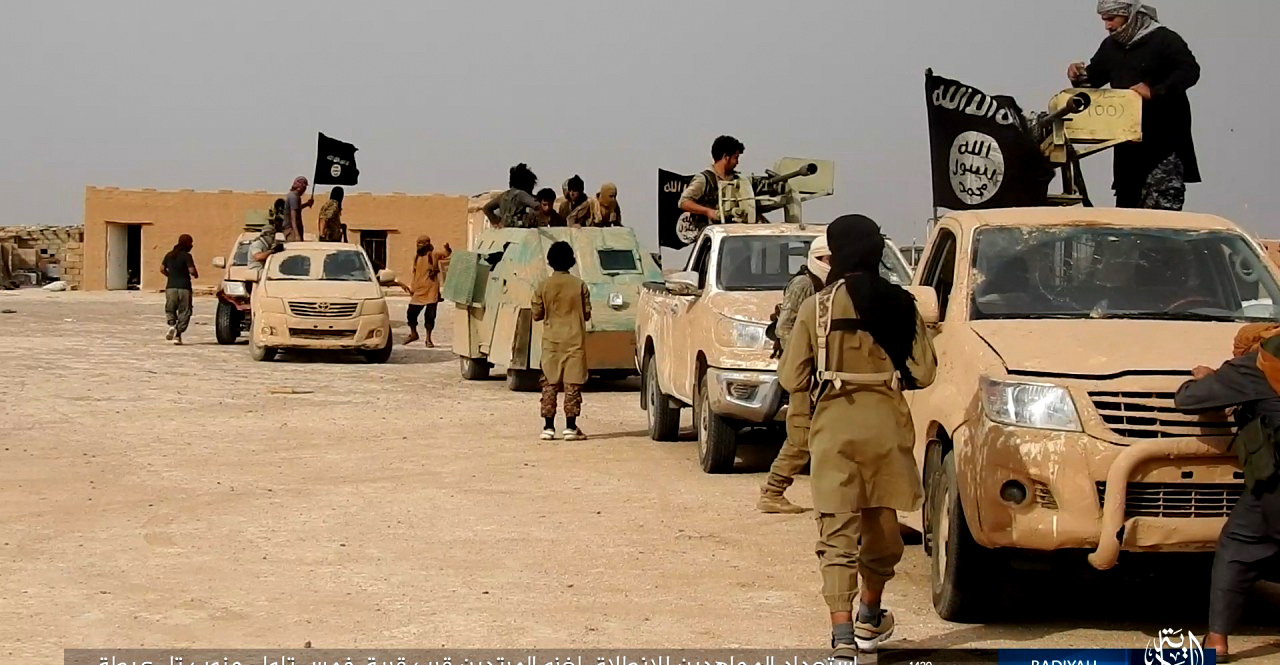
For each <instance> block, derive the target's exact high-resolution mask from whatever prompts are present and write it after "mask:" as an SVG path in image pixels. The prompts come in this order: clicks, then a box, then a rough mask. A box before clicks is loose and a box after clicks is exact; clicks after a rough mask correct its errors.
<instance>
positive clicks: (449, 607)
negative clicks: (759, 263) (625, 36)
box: [0, 290, 1280, 663]
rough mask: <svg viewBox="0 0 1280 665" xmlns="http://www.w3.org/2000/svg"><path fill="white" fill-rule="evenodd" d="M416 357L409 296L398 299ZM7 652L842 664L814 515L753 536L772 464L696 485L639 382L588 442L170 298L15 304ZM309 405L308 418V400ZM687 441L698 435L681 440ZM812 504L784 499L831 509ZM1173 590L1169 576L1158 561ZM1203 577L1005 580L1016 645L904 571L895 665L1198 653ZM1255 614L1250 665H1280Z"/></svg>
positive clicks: (1245, 652) (6, 385)
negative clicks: (748, 659) (294, 351)
mask: <svg viewBox="0 0 1280 665" xmlns="http://www.w3.org/2000/svg"><path fill="white" fill-rule="evenodd" d="M391 303H392V311H393V317H394V318H395V319H396V320H397V322H398V323H397V328H396V331H395V332H396V335H397V339H401V338H403V335H404V333H405V328H404V324H403V318H404V311H405V307H406V304H407V301H406V300H405V299H404V298H403V297H397V298H391ZM0 310H2V311H4V312H5V313H2V314H0V348H3V357H4V360H3V365H2V366H3V368H4V371H3V380H2V381H0V393H2V394H0V397H2V400H0V653H2V654H4V656H6V662H13V663H55V662H61V659H62V649H64V648H74V647H184V648H200V647H211V648H212V647H221V648H225V647H238V646H251V647H288V648H296V647H301V646H303V645H304V644H305V643H307V642H310V643H312V644H313V645H314V647H315V648H340V647H397V648H410V647H413V648H436V647H458V648H462V647H497V646H505V647H526V648H532V647H546V648H571V647H584V648H587V647H590V648H597V647H608V648H621V647H627V648H660V647H758V648H775V647H776V648H797V647H803V648H824V647H826V645H827V640H828V636H829V631H828V626H827V625H826V615H825V608H824V606H823V604H822V599H821V597H820V595H819V587H818V584H819V579H818V576H817V572H816V569H815V565H816V558H815V556H814V554H813V541H814V538H815V536H816V533H815V527H814V523H813V519H812V514H811V513H809V514H805V515H798V516H797V515H763V514H760V513H758V512H756V511H755V509H754V502H755V498H756V495H757V491H758V487H759V484H760V482H761V481H762V479H763V475H764V473H765V472H766V471H767V468H768V464H769V461H770V460H771V456H772V454H773V453H775V452H776V444H775V445H770V444H769V442H760V443H757V444H753V445H751V446H747V447H746V448H745V450H744V454H743V459H742V460H740V462H739V468H738V472H736V473H733V474H728V475H722V476H711V475H706V474H704V473H703V472H702V471H701V470H700V469H699V468H698V466H697V463H696V444H695V443H694V442H693V441H692V440H691V433H689V434H688V435H687V436H686V437H685V438H686V440H685V441H683V442H680V443H674V444H671V443H655V442H653V441H650V440H649V439H648V438H647V436H646V435H645V416H644V413H643V412H642V411H641V410H640V408H639V399H638V395H637V393H636V389H637V387H638V382H637V381H634V380H632V381H629V382H622V383H613V384H604V385H600V386H593V387H592V388H591V389H590V391H589V392H588V393H587V395H586V407H585V413H584V416H583V417H582V418H581V425H582V427H583V429H584V430H585V431H586V433H587V434H588V435H589V436H590V438H589V439H588V440H586V441H580V442H564V441H555V442H542V441H539V440H538V434H539V432H540V429H541V426H540V421H539V418H538V414H537V396H536V395H533V394H527V393H512V392H508V391H507V390H506V387H505V384H504V383H503V382H502V381H500V380H496V379H495V380H492V381H487V382H465V381H463V380H461V378H460V376H459V372H458V363H457V361H456V359H455V357H454V355H453V353H452V352H451V351H450V348H449V325H448V321H449V317H450V316H451V315H452V313H453V312H452V309H450V306H448V305H447V304H446V305H444V306H443V307H442V309H441V326H442V329H441V330H440V331H439V332H440V334H439V335H438V337H439V339H438V340H437V342H438V343H439V344H440V347H439V348H437V349H434V350H429V349H426V348H423V347H422V346H420V345H416V346H414V347H412V348H409V347H404V346H397V348H396V350H395V352H394V354H393V356H392V358H391V361H390V362H389V363H388V364H386V365H369V364H365V363H364V362H363V361H362V360H359V359H357V358H354V357H351V358H348V357H329V356H323V355H304V356H298V355H288V354H286V355H283V356H281V357H280V358H279V359H277V360H276V361H275V362H270V363H256V362H253V361H252V360H251V359H250V357H249V352H248V349H247V348H246V346H245V345H244V343H243V341H242V342H241V343H240V344H238V345H235V346H220V345H218V344H217V343H216V342H215V341H214V333H213V328H212V317H213V312H214V300H213V299H212V298H210V297H200V298H197V301H196V316H195V318H194V319H193V323H192V326H191V329H190V330H189V331H188V333H187V335H186V338H185V339H186V342H187V344H186V345H184V346H174V345H172V344H170V343H168V342H166V341H165V340H164V332H165V329H166V326H165V322H164V313H163V298H162V296H161V295H159V294H155V293H139V292H114V293H81V292H66V293H46V292H43V291H37V290H22V291H14V292H0ZM281 389H295V391H294V392H292V393H290V392H289V391H288V390H283V391H282V390H281ZM684 417H685V424H686V427H687V426H688V420H689V414H688V413H687V412H686V413H685V416H684ZM808 491H809V487H808V483H807V478H806V477H801V478H800V479H799V480H798V482H797V484H796V486H795V487H794V488H793V489H792V490H791V491H790V492H789V493H788V495H789V496H790V497H792V499H793V500H794V501H796V502H797V503H802V504H804V505H809V497H808ZM1160 563H1166V562H1160ZM1207 564H1208V560H1207V559H1205V558H1204V557H1193V558H1192V559H1186V560H1184V559H1178V560H1177V563H1176V564H1173V565H1155V562H1152V561H1151V560H1150V559H1148V560H1147V561H1146V562H1144V561H1143V560H1137V561H1134V560H1132V559H1129V560H1123V559H1122V561H1121V564H1120V566H1118V567H1117V568H1116V569H1115V570H1113V571H1109V573H1108V574H1105V575H1101V574H1094V575H1088V574H1087V573H1088V572H1089V571H1087V570H1086V565H1085V564H1084V563H1083V557H1079V558H1075V559H1072V558H1070V557H1068V558H1065V559H1063V560H1058V561H1054V562H1053V564H1052V568H1051V570H1038V571H1037V570H1028V571H1024V570H1019V571H1010V572H1009V573H1008V574H1007V575H1002V576H1000V577H999V578H995V579H992V580H991V585H992V593H993V594H1001V598H1002V600H1003V604H1004V606H1005V608H1006V613H1005V616H1004V618H1002V619H1000V620H999V621H998V622H995V623H990V624H985V625H961V624H951V623H947V622H944V621H942V620H940V619H939V618H938V617H937V615H936V614H935V613H934V611H933V608H932V605H931V602H930V590H929V568H928V558H927V557H926V556H925V555H924V553H923V551H922V549H921V547H920V546H919V545H918V544H911V545H909V546H908V549H907V554H906V558H905V560H904V561H903V563H902V566H901V568H900V572H899V575H898V577H897V579H896V580H894V581H893V582H892V584H891V586H890V587H889V590H888V592H887V595H886V605H887V606H888V607H891V608H892V609H894V610H895V611H896V613H897V617H898V622H899V627H898V629H897V633H896V636H895V639H894V640H893V641H892V642H891V643H890V644H889V645H887V646H893V647H928V648H943V647H1019V648H1025V647H1040V646H1043V647H1095V646H1101V647H1143V646H1145V645H1146V644H1147V643H1148V641H1149V640H1150V639H1151V638H1152V636H1154V635H1156V634H1157V632H1158V631H1159V630H1161V629H1162V628H1170V627H1175V628H1188V629H1192V630H1195V631H1196V632H1197V633H1200V634H1202V632H1203V630H1204V628H1205V624H1204V622H1205V615H1206V607H1207V594H1206V583H1207ZM1276 598H1277V596H1276V594H1275V593H1274V589H1273V588H1272V589H1262V590H1260V593H1259V599H1258V601H1257V602H1256V603H1255V605H1254V606H1253V607H1251V609H1250V615H1249V616H1250V621H1249V626H1247V627H1246V628H1245V629H1244V630H1243V631H1242V632H1243V634H1241V635H1239V636H1237V637H1236V638H1234V641H1233V645H1232V646H1233V651H1234V652H1236V654H1238V656H1237V657H1238V659H1239V661H1238V662H1257V663H1265V662H1272V663H1275V662H1280V637H1278V636H1277V633H1278V632H1280V631H1278V630H1277V626H1278V625H1280V602H1277V600H1276Z"/></svg>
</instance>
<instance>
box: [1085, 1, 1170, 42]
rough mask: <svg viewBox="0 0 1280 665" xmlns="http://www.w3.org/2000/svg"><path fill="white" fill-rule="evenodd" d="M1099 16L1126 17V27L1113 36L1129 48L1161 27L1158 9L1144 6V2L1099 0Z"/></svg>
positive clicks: (1112, 35)
mask: <svg viewBox="0 0 1280 665" xmlns="http://www.w3.org/2000/svg"><path fill="white" fill-rule="evenodd" d="M1098 15H1099V16H1106V15H1114V16H1125V17H1128V20H1127V21H1125V23H1124V26H1123V27H1121V28H1120V29H1119V30H1117V31H1115V32H1114V33H1112V34H1111V37H1112V38H1114V39H1115V40H1116V41H1117V42H1119V43H1120V44H1121V45H1123V46H1128V45H1130V44H1132V43H1134V42H1136V41H1138V40H1139V39H1141V38H1143V37H1145V36H1147V35H1148V34H1150V33H1151V31H1153V30H1155V29H1156V28H1158V27H1160V23H1159V19H1158V15H1157V13H1156V8H1155V7H1152V6H1151V5H1144V4H1142V0H1098Z"/></svg>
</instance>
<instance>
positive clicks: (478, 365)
mask: <svg viewBox="0 0 1280 665" xmlns="http://www.w3.org/2000/svg"><path fill="white" fill-rule="evenodd" d="M458 364H459V365H460V366H461V367H462V378H464V379H466V380H468V381H484V380H485V379H487V378H489V363H487V362H485V361H483V360H481V359H480V358H465V357H463V356H458Z"/></svg>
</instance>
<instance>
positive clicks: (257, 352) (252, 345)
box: [249, 333, 276, 362]
mask: <svg viewBox="0 0 1280 665" xmlns="http://www.w3.org/2000/svg"><path fill="white" fill-rule="evenodd" d="M249 356H250V357H252V358H253V359H254V360H257V361H259V362H270V361H272V360H275V358H276V349H273V348H271V347H269V346H258V342H257V341H255V340H254V338H253V333H250V334H249Z"/></svg>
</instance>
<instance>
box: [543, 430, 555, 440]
mask: <svg viewBox="0 0 1280 665" xmlns="http://www.w3.org/2000/svg"><path fill="white" fill-rule="evenodd" d="M541 439H542V440H543V441H555V439H556V431H555V430H553V429H544V430H542V437H541Z"/></svg>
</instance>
